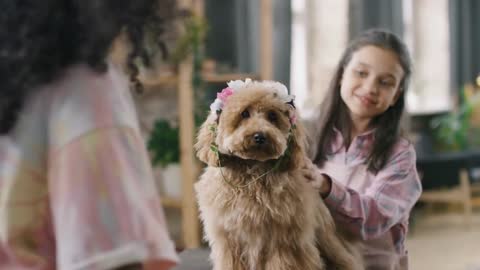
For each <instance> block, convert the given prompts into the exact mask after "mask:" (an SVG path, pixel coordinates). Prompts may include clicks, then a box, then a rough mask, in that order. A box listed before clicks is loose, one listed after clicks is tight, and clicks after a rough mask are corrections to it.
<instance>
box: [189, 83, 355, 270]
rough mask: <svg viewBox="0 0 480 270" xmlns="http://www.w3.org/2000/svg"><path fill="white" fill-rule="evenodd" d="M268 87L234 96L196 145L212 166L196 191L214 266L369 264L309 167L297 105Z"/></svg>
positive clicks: (315, 269) (293, 269) (293, 268)
mask: <svg viewBox="0 0 480 270" xmlns="http://www.w3.org/2000/svg"><path fill="white" fill-rule="evenodd" d="M264 86H265V85H264V84H263V83H262V82H254V83H253V84H250V86H249V87H247V88H245V89H242V91H238V92H236V93H235V94H233V95H232V96H230V97H229V99H228V104H227V105H226V106H225V108H224V109H223V111H222V112H221V114H220V115H219V117H218V118H217V117H216V115H215V114H211V115H210V116H209V117H208V118H207V120H206V121H205V123H204V124H203V125H202V127H201V129H200V131H199V134H198V140H197V143H196V144H195V148H196V150H197V156H198V158H199V159H200V160H202V161H203V162H205V163H207V164H208V167H207V168H206V170H205V172H204V173H203V175H202V176H201V178H200V180H199V182H197V183H196V185H195V190H196V194H197V199H198V204H199V208H200V213H201V219H202V221H203V224H204V230H205V237H206V240H207V241H208V242H209V244H210V246H211V248H212V252H211V260H212V262H213V265H214V269H215V270H229V269H232V270H253V269H255V270H257V269H261V270H287V269H288V270H297V269H302V270H319V269H362V268H361V267H360V263H359V262H358V261H357V257H356V256H354V255H353V253H352V251H353V250H352V249H350V248H349V247H348V245H346V244H345V243H346V242H344V241H343V240H342V239H341V238H339V237H338V235H337V233H336V231H335V225H334V222H333V219H332V217H331V215H330V213H329V211H328V209H327V208H326V206H325V205H324V204H323V202H322V200H321V199H320V196H319V194H318V193H317V192H316V191H315V190H314V189H313V188H312V187H311V185H310V184H309V183H308V182H307V180H306V179H304V176H303V174H302V172H301V169H302V166H303V165H304V159H305V157H306V155H305V141H306V140H305V136H304V130H303V128H302V126H301V125H300V123H297V124H296V125H295V127H293V125H292V123H291V120H290V119H291V117H292V115H293V114H295V110H294V108H293V106H291V105H289V104H286V103H285V102H284V101H283V100H282V99H280V98H279V97H278V94H277V93H276V92H275V91H272V90H271V89H269V88H268V87H264ZM259 133H260V134H262V135H263V137H264V139H265V140H264V142H263V143H260V144H259V143H258V141H256V140H255V138H254V137H255V134H259ZM212 145H213V146H216V147H217V148H218V151H219V153H220V154H217V153H216V152H215V151H213V150H212V149H211V147H212ZM277 162H279V164H278V165H279V166H278V169H276V170H272V167H273V166H275V165H276V163H277ZM265 172H268V173H267V174H266V175H265V176H264V177H261V178H259V179H258V180H252V179H255V178H257V177H258V176H260V175H262V174H264V173H265Z"/></svg>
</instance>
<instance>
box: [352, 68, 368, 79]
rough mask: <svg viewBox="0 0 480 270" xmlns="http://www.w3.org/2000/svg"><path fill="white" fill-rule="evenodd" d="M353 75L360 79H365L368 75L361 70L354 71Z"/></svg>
mask: <svg viewBox="0 0 480 270" xmlns="http://www.w3.org/2000/svg"><path fill="white" fill-rule="evenodd" d="M355 74H357V76H358V77H360V78H365V77H367V75H368V73H367V72H366V71H363V70H356V71H355Z"/></svg>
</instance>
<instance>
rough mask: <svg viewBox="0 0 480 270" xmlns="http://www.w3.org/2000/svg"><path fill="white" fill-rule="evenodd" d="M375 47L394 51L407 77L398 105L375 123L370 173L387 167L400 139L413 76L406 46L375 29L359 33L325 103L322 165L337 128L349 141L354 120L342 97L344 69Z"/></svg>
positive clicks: (317, 156)
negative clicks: (359, 54)
mask: <svg viewBox="0 0 480 270" xmlns="http://www.w3.org/2000/svg"><path fill="white" fill-rule="evenodd" d="M369 45H371V46H376V47H379V48H382V49H386V50H389V51H392V52H394V53H395V54H396V55H397V56H398V61H399V63H400V65H401V66H402V68H403V71H404V76H403V79H402V81H401V82H400V84H399V91H401V93H400V96H399V98H398V100H397V102H396V103H395V104H394V105H393V106H391V107H389V108H388V109H387V111H385V112H384V113H383V114H381V115H379V116H377V117H376V118H375V119H373V121H372V123H371V124H372V125H374V126H375V127H377V128H376V129H375V131H374V133H373V136H374V141H375V143H374V144H373V146H372V148H371V149H370V153H369V155H368V157H367V161H366V163H367V166H368V170H369V171H371V172H373V173H377V172H378V171H380V170H381V169H382V168H383V167H384V166H385V164H386V162H387V159H388V157H389V155H390V153H391V151H392V148H393V146H394V144H395V143H396V142H397V140H398V139H399V137H400V121H401V118H402V114H403V111H404V107H405V92H406V91H407V88H408V84H409V80H410V76H411V73H412V68H411V59H410V54H409V52H408V49H407V47H406V46H405V44H404V43H403V42H402V41H401V40H400V38H398V37H397V36H396V35H394V34H393V33H390V32H388V31H384V30H379V29H372V30H369V31H366V32H363V33H362V34H360V35H359V36H358V37H357V38H355V39H354V40H353V41H351V43H350V44H349V45H348V47H347V48H346V50H345V52H344V53H343V55H342V58H341V59H340V62H339V63H338V66H337V67H336V70H335V73H334V76H333V78H332V80H331V82H330V85H329V88H328V92H327V94H326V96H325V99H324V100H323V102H322V104H321V106H320V111H319V114H318V116H319V119H318V120H317V126H316V130H318V131H319V132H320V136H319V139H318V144H317V147H318V148H317V152H316V154H315V158H314V161H315V163H317V164H319V165H322V164H323V162H324V161H325V160H326V156H327V155H328V154H330V153H331V151H332V149H331V143H332V140H333V138H334V127H336V128H338V129H339V130H340V132H341V133H342V135H343V137H344V138H346V139H347V140H350V134H351V131H352V120H351V118H350V115H349V113H348V107H347V105H346V104H345V103H344V101H343V100H342V98H341V96H340V83H341V80H342V76H343V72H344V70H345V67H346V66H347V65H348V63H349V62H350V60H351V59H352V55H353V54H354V53H355V52H356V51H358V50H359V49H361V48H363V47H364V46H369Z"/></svg>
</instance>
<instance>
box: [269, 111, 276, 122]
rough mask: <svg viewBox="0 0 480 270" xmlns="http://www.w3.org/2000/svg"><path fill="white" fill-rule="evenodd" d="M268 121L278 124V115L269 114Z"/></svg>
mask: <svg viewBox="0 0 480 270" xmlns="http://www.w3.org/2000/svg"><path fill="white" fill-rule="evenodd" d="M268 120H269V121H270V122H276V121H277V114H276V113H275V112H271V111H270V112H268Z"/></svg>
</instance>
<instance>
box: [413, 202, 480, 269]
mask: <svg viewBox="0 0 480 270" xmlns="http://www.w3.org/2000/svg"><path fill="white" fill-rule="evenodd" d="M407 248H408V251H409V260H410V269H412V270H428V269H435V270H480V211H478V210H477V211H475V217H474V219H473V221H472V224H471V226H470V227H469V228H468V227H467V226H465V224H464V223H463V217H462V216H461V215H460V214H456V213H428V214H425V213H423V214H419V215H418V216H417V217H416V221H415V224H413V227H412V228H411V232H410V234H409V237H408V239H407Z"/></svg>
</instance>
